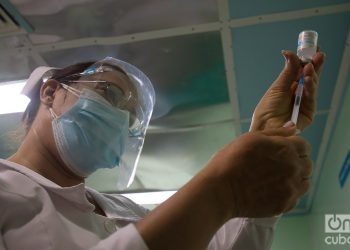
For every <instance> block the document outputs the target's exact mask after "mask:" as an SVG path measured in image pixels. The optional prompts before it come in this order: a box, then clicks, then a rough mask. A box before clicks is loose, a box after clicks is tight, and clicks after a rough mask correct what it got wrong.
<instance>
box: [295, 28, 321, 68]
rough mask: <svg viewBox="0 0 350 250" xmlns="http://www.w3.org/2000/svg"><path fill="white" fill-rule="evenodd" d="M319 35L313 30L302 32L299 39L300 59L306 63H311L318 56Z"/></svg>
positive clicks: (298, 52) (298, 53) (298, 51)
mask: <svg viewBox="0 0 350 250" xmlns="http://www.w3.org/2000/svg"><path fill="white" fill-rule="evenodd" d="M317 39H318V34H317V32H316V31H313V30H304V31H302V32H300V34H299V38H298V50H297V55H298V57H299V58H300V59H301V60H302V61H303V62H304V63H308V62H311V60H312V57H313V56H314V55H315V54H316V50H317Z"/></svg>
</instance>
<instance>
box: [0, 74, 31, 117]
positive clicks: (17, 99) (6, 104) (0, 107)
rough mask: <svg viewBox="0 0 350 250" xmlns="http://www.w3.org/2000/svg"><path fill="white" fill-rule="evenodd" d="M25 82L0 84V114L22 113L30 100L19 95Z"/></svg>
mask: <svg viewBox="0 0 350 250" xmlns="http://www.w3.org/2000/svg"><path fill="white" fill-rule="evenodd" d="M25 83H26V80H21V81H13V82H3V83H0V114H9V113H18V112H23V111H24V110H25V109H26V107H27V105H28V103H29V101H30V99H29V98H28V97H26V96H24V95H22V94H21V91H22V89H23V86H24V84H25Z"/></svg>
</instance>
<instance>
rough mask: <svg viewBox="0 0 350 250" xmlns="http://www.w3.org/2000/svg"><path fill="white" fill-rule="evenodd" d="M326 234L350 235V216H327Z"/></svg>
mask: <svg viewBox="0 0 350 250" xmlns="http://www.w3.org/2000/svg"><path fill="white" fill-rule="evenodd" d="M324 226H325V232H326V233H350V214H326V215H325V225H324Z"/></svg>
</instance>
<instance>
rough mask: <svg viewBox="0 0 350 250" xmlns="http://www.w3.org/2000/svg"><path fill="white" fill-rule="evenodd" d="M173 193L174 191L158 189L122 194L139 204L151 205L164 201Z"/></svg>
mask: <svg viewBox="0 0 350 250" xmlns="http://www.w3.org/2000/svg"><path fill="white" fill-rule="evenodd" d="M175 193H176V191H159V192H144V193H126V194H122V195H123V196H125V197H127V198H129V199H130V200H132V201H133V202H135V203H137V204H140V205H153V204H160V203H162V202H164V201H165V200H167V199H168V198H169V197H170V196H172V195H173V194H175Z"/></svg>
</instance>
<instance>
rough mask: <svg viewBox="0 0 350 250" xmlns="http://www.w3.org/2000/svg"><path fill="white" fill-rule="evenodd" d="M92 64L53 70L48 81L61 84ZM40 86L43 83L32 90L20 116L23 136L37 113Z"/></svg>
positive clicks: (92, 62)
mask: <svg viewBox="0 0 350 250" xmlns="http://www.w3.org/2000/svg"><path fill="white" fill-rule="evenodd" d="M94 63H95V61H87V62H80V63H76V64H73V65H70V66H67V67H65V68H63V69H56V70H54V72H53V74H52V76H51V77H50V78H49V79H55V80H56V81H58V82H62V80H64V79H66V78H67V77H70V76H72V75H73V76H74V75H75V74H79V73H81V72H83V71H84V70H85V69H87V68H88V67H90V66H91V65H92V64H94ZM77 78H79V76H78V75H76V79H77ZM76 79H74V77H73V78H70V79H69V80H76ZM42 84H43V81H42V82H41V83H40V84H38V86H36V87H35V89H34V90H33V92H34V94H32V96H31V101H30V103H29V104H28V106H27V108H26V110H25V111H24V113H23V115H22V122H23V124H24V129H25V134H27V133H28V131H29V129H30V127H31V126H32V123H33V121H34V119H35V116H36V114H37V112H38V109H39V105H40V89H41V86H42ZM67 84H69V83H67Z"/></svg>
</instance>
